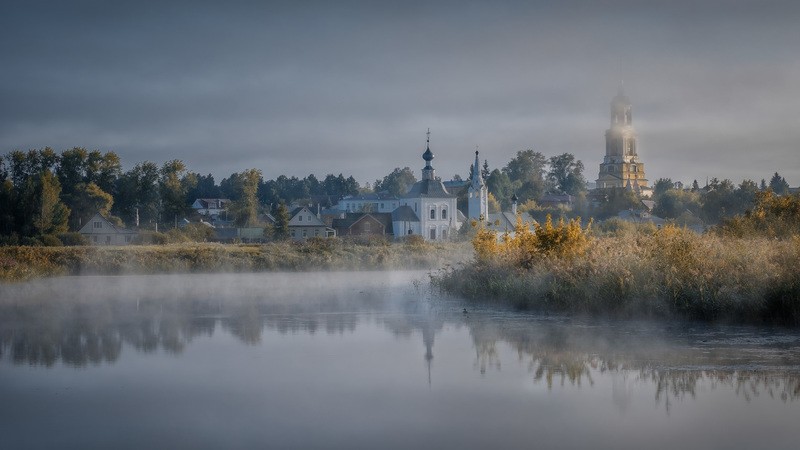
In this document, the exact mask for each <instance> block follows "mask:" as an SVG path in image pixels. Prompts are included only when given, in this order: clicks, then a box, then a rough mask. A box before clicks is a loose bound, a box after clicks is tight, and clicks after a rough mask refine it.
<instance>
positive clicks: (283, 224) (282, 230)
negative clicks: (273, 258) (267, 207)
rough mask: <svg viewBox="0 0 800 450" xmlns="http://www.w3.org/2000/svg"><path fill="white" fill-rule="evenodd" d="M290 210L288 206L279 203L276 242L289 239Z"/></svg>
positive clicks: (275, 230) (276, 215)
mask: <svg viewBox="0 0 800 450" xmlns="http://www.w3.org/2000/svg"><path fill="white" fill-rule="evenodd" d="M289 219H290V217H289V209H288V208H286V204H284V203H279V204H278V207H277V208H276V209H275V228H274V233H273V236H274V237H275V239H276V240H285V239H289Z"/></svg>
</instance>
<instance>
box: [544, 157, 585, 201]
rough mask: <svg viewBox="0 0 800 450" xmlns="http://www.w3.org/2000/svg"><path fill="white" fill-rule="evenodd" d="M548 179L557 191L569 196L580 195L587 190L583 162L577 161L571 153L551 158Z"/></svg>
mask: <svg viewBox="0 0 800 450" xmlns="http://www.w3.org/2000/svg"><path fill="white" fill-rule="evenodd" d="M547 179H548V181H549V182H550V184H551V185H552V186H553V187H554V188H555V189H556V190H558V191H561V192H564V193H566V194H569V195H578V194H579V193H581V192H584V191H585V190H586V179H585V178H584V177H583V162H581V161H580V160H576V159H575V155H573V154H571V153H563V154H561V155H558V156H553V157H551V158H550V170H549V171H548V172H547Z"/></svg>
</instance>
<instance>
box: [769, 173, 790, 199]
mask: <svg viewBox="0 0 800 450" xmlns="http://www.w3.org/2000/svg"><path fill="white" fill-rule="evenodd" d="M769 188H770V189H772V192H774V193H776V194H778V195H784V194H788V193H789V183H787V182H786V179H785V178H783V177H782V176H780V175H779V174H778V172H775V175H773V176H772V178H771V179H770V180H769Z"/></svg>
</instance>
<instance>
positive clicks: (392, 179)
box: [374, 167, 417, 197]
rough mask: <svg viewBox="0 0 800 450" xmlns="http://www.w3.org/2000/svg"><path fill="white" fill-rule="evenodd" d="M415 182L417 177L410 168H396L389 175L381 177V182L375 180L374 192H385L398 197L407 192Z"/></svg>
mask: <svg viewBox="0 0 800 450" xmlns="http://www.w3.org/2000/svg"><path fill="white" fill-rule="evenodd" d="M416 182H417V177H415V176H414V172H413V171H412V170H411V169H410V168H408V167H403V168H402V169H401V168H399V167H396V168H395V169H394V170H393V171H392V172H391V173H390V174H389V175H386V176H385V177H383V180H375V186H374V190H375V192H381V191H386V192H388V193H389V194H391V195H395V196H398V197H399V196H401V195H403V194H405V193H406V192H408V190H409V189H411V186H413V185H414V183H416Z"/></svg>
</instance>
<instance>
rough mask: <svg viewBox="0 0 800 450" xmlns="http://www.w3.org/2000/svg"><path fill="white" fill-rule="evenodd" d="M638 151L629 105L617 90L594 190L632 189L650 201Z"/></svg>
mask: <svg viewBox="0 0 800 450" xmlns="http://www.w3.org/2000/svg"><path fill="white" fill-rule="evenodd" d="M637 151H638V149H637V140H636V132H635V131H634V129H633V123H632V114H631V102H630V100H629V99H628V97H626V96H625V94H624V93H623V92H622V89H620V91H619V93H618V94H617V95H616V97H614V99H613V100H612V101H611V126H610V127H609V129H608V130H606V155H605V157H604V158H603V162H602V163H601V164H600V174H599V175H598V177H597V188H598V189H607V188H625V189H631V190H633V191H634V192H636V193H637V194H639V195H642V196H644V197H649V195H650V193H651V189H650V187H649V186H648V184H647V177H646V175H645V171H644V163H642V162H641V160H640V159H639V154H638V153H637Z"/></svg>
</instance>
